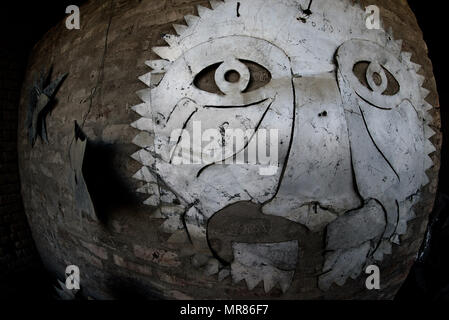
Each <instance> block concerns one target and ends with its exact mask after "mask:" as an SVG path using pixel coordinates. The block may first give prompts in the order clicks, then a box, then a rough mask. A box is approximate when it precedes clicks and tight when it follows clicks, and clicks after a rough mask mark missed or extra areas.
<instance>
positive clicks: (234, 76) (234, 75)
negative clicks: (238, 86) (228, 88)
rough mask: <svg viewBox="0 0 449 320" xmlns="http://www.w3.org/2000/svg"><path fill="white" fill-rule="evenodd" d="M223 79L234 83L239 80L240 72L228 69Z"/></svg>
mask: <svg viewBox="0 0 449 320" xmlns="http://www.w3.org/2000/svg"><path fill="white" fill-rule="evenodd" d="M225 80H226V81H227V82H231V83H236V82H238V81H239V80H240V73H238V72H237V71H235V70H229V71H228V72H226V73H225Z"/></svg>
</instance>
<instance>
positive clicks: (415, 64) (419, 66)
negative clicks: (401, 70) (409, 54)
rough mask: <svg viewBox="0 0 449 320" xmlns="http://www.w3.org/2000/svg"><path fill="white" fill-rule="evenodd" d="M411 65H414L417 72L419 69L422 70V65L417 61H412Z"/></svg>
mask: <svg viewBox="0 0 449 320" xmlns="http://www.w3.org/2000/svg"><path fill="white" fill-rule="evenodd" d="M410 65H411V66H412V68H413V70H415V72H418V71H419V70H421V65H419V64H417V63H414V62H412V61H410Z"/></svg>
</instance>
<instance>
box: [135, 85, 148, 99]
mask: <svg viewBox="0 0 449 320" xmlns="http://www.w3.org/2000/svg"><path fill="white" fill-rule="evenodd" d="M136 94H137V96H138V97H139V98H140V99H141V100H142V101H145V102H150V96H151V90H150V89H148V88H147V89H143V90H139V91H137V92H136Z"/></svg>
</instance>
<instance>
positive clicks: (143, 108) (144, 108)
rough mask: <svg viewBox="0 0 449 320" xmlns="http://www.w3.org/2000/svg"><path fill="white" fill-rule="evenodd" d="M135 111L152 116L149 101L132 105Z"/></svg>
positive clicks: (145, 115) (144, 115) (148, 116)
mask: <svg viewBox="0 0 449 320" xmlns="http://www.w3.org/2000/svg"><path fill="white" fill-rule="evenodd" d="M131 109H133V111H134V112H136V113H138V114H140V115H141V116H142V117H145V118H151V107H150V104H149V103H146V102H144V103H141V104H138V105H135V106H134V107H132V108H131Z"/></svg>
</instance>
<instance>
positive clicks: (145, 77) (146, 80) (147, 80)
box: [139, 72, 151, 87]
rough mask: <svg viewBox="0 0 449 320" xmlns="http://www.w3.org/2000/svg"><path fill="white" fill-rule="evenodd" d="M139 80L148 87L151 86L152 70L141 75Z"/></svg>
mask: <svg viewBox="0 0 449 320" xmlns="http://www.w3.org/2000/svg"><path fill="white" fill-rule="evenodd" d="M139 80H140V81H142V82H143V83H144V84H146V85H147V86H148V87H149V86H151V72H148V73H146V74H144V75H142V76H140V77H139Z"/></svg>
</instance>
